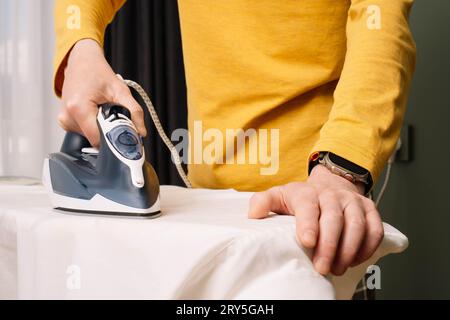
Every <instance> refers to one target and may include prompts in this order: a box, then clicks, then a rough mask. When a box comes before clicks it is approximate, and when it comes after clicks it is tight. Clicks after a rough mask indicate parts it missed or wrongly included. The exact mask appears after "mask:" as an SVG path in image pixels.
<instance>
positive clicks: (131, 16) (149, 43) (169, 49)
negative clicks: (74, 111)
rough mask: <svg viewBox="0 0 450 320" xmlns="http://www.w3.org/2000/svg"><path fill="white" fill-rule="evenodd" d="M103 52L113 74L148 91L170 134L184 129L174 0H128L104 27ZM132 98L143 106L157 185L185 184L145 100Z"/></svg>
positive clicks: (183, 87) (148, 150) (183, 93)
mask: <svg viewBox="0 0 450 320" xmlns="http://www.w3.org/2000/svg"><path fill="white" fill-rule="evenodd" d="M105 55H106V58H107V59H108V61H109V62H110V64H111V66H112V67H113V69H114V71H115V72H116V73H120V74H121V75H122V76H123V77H124V78H125V79H131V80H134V81H136V82H138V83H139V84H140V85H141V86H142V87H143V88H144V89H145V91H146V92H147V93H148V94H149V96H150V98H151V100H152V102H153V104H154V106H155V109H156V110H157V112H158V115H159V118H160V120H161V123H162V125H163V127H164V129H165V131H166V133H167V135H168V136H169V138H170V134H171V132H172V131H173V130H175V129H177V128H186V127H187V124H186V123H187V108H186V106H187V103H186V84H185V77H184V65H183V54H182V49H181V35H180V25H179V17H178V7H177V1H176V0H150V1H149V0H128V1H127V2H126V3H125V5H124V6H123V7H122V8H121V9H120V11H119V12H118V14H117V15H116V17H115V19H114V21H113V22H112V23H111V25H110V26H109V27H108V29H107V31H106V37H105ZM132 91H133V90H132ZM134 96H135V97H136V99H137V101H138V102H139V103H140V104H141V106H143V107H144V111H145V121H146V124H147V130H148V135H147V137H146V139H145V149H146V157H147V159H149V160H150V162H151V163H152V165H153V166H154V168H155V170H156V172H157V174H158V176H159V179H160V183H161V184H175V185H184V184H183V182H182V180H181V179H180V178H179V176H178V173H177V171H176V168H175V166H174V164H173V163H172V161H171V159H170V153H169V151H168V149H167V148H166V147H165V145H164V143H163V142H162V140H161V139H160V137H159V136H158V133H157V131H156V129H155V127H154V125H153V122H152V121H151V118H150V115H149V114H148V111H147V110H146V108H145V105H144V103H143V101H141V100H140V99H139V98H138V96H137V95H136V94H134Z"/></svg>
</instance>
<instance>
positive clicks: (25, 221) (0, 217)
mask: <svg viewBox="0 0 450 320" xmlns="http://www.w3.org/2000/svg"><path fill="white" fill-rule="evenodd" d="M250 196H251V193H241V192H237V191H234V190H205V189H185V188H179V187H172V186H162V188H161V206H162V210H163V212H164V214H163V215H162V216H161V217H160V218H157V219H153V220H142V219H125V218H105V217H98V216H77V215H67V214H61V213H57V212H55V211H53V210H52V209H51V206H50V202H49V200H48V197H47V195H46V193H45V191H44V189H43V187H42V186H15V185H0V284H1V285H0V298H11V299H14V298H19V299H52V298H57V299H103V298H105V299H116V298H117V299H132V298H134V299H335V298H338V299H349V298H351V296H352V294H353V291H354V289H355V287H356V285H357V282H358V281H359V279H361V277H362V276H363V274H364V272H365V270H366V268H367V266H368V265H370V264H373V263H375V262H376V261H377V260H378V259H379V258H380V257H382V256H384V255H386V254H388V253H394V252H401V251H402V250H404V249H405V248H406V246H407V244H408V241H407V238H406V237H405V236H404V235H403V234H401V233H400V232H399V231H397V230H396V229H394V228H393V227H391V226H389V225H387V224H385V234H386V235H385V238H384V240H383V243H382V245H381V246H380V248H379V249H378V250H377V252H376V253H375V255H374V256H373V257H372V258H371V259H370V261H368V262H367V263H365V264H363V265H361V266H359V267H356V268H353V269H350V270H349V271H347V273H346V274H345V275H344V276H342V277H327V278H326V277H322V276H321V275H319V274H318V273H317V272H315V271H314V269H313V266H312V264H311V261H310V258H309V257H310V252H309V251H308V250H305V249H303V248H302V247H300V246H299V245H298V243H297V241H296V237H295V226H294V218H293V217H291V216H273V217H271V218H268V219H264V220H249V219H247V216H246V215H247V208H248V199H249V197H250ZM78 272H79V273H78ZM74 277H76V278H74Z"/></svg>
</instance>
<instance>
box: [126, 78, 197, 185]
mask: <svg viewBox="0 0 450 320" xmlns="http://www.w3.org/2000/svg"><path fill="white" fill-rule="evenodd" d="M117 77H118V78H119V79H121V80H122V81H123V82H124V83H125V84H126V85H127V86H129V87H130V88H133V89H134V90H135V91H136V92H137V93H138V94H139V95H140V96H141V98H142V100H144V103H145V105H146V106H147V109H148V112H149V113H150V117H151V118H152V121H153V123H154V124H155V127H156V130H157V131H158V134H159V136H160V137H161V139H162V141H163V142H164V144H165V145H166V147H167V148H168V149H169V151H170V154H171V156H172V160H173V162H174V163H175V167H176V168H177V171H178V174H179V175H180V177H181V179H182V180H183V182H184V184H185V185H186V187H188V188H192V185H191V182H190V181H189V179H188V177H187V175H186V172H184V169H183V167H182V166H181V158H180V155H179V154H178V152H177V149H176V148H175V146H174V145H173V144H172V141H170V139H169V137H168V136H167V135H166V133H165V132H164V128H163V127H162V125H161V122H160V121H159V117H158V113H157V112H156V110H155V107H154V106H153V103H152V101H151V100H150V98H149V96H148V95H147V93H146V92H145V90H144V89H143V88H142V87H141V86H140V85H139V84H138V83H137V82H134V81H132V80H127V79H123V78H122V77H121V76H120V75H119V74H118V75H117Z"/></svg>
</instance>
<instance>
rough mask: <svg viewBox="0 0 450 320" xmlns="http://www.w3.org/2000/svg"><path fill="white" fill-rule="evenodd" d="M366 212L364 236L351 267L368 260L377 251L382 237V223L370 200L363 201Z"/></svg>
mask: <svg viewBox="0 0 450 320" xmlns="http://www.w3.org/2000/svg"><path fill="white" fill-rule="evenodd" d="M363 205H364V209H365V211H366V234H365V237H364V241H363V243H362V245H361V248H360V249H359V251H358V253H357V255H356V258H355V259H354V261H353V263H352V266H355V265H358V264H360V263H362V262H364V261H366V260H367V259H369V258H370V257H371V256H372V255H373V254H374V253H375V251H376V250H377V248H378V246H379V245H380V243H381V241H382V240H383V237H384V228H383V222H382V221H381V218H380V214H379V213H378V210H377V208H376V207H375V204H374V203H373V201H372V200H369V199H364V201H363Z"/></svg>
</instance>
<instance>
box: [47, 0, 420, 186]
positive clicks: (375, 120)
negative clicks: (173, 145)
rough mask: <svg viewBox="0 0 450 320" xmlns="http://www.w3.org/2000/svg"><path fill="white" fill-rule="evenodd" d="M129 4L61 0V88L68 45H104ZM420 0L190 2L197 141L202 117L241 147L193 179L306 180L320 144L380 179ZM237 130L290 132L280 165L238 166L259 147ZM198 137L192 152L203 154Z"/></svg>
mask: <svg viewBox="0 0 450 320" xmlns="http://www.w3.org/2000/svg"><path fill="white" fill-rule="evenodd" d="M123 2H124V1H123V0H96V1H92V0H57V2H56V8H55V24H56V35H57V51H56V59H55V89H56V92H57V93H58V94H59V93H60V88H61V85H62V82H63V72H62V69H63V68H62V67H61V66H62V63H63V60H64V57H65V56H66V54H67V53H68V52H69V50H70V49H71V47H72V46H73V45H74V44H75V43H76V41H78V40H80V39H83V38H92V39H94V40H96V41H98V42H99V43H100V44H103V37H104V31H105V28H106V26H107V24H108V23H109V22H111V20H112V19H113V17H114V15H115V13H116V12H117V11H118V10H119V8H120V7H121V5H122V4H123ZM412 2H413V0H370V1H367V0H287V1H273V0H258V1H253V0H179V1H178V6H179V12H180V23H181V32H182V42H183V54H184V63H185V70H186V82H187V90H188V113H189V119H188V123H189V130H190V133H191V140H192V141H194V139H199V140H196V141H200V145H202V146H203V147H205V146H206V145H208V143H209V142H208V141H203V142H202V141H201V140H202V137H201V136H200V137H199V133H200V131H199V130H194V128H195V127H196V128H197V129H199V124H200V123H199V122H196V121H201V125H202V132H203V133H205V131H208V129H211V128H215V129H218V131H217V130H216V131H210V132H209V139H212V137H215V138H217V139H219V138H220V137H222V138H223V141H222V142H223V146H222V147H223V150H230V148H231V150H233V149H235V150H234V153H231V156H230V155H228V158H227V156H226V155H222V154H221V153H220V152H219V154H214V153H212V154H213V155H214V156H215V157H216V159H215V160H216V161H214V162H211V161H206V163H205V161H198V160H199V159H198V158H197V160H196V161H195V162H197V163H191V164H190V165H189V178H190V180H191V182H192V183H193V185H194V186H198V187H209V188H235V189H239V190H262V189H266V188H268V187H270V186H273V185H279V184H284V183H288V182H291V181H302V180H305V179H306V177H307V175H308V172H307V164H308V161H309V157H310V155H311V154H312V153H313V152H315V151H331V152H334V153H335V154H338V155H340V156H341V157H343V158H346V159H347V160H350V161H352V162H354V163H356V164H359V165H360V166H362V167H364V168H366V169H367V170H369V171H370V173H371V175H372V178H373V180H374V181H376V180H377V178H378V177H379V175H380V173H381V171H382V169H383V166H384V165H385V163H386V161H387V158H388V157H389V156H390V154H391V153H392V151H393V149H394V146H395V144H396V140H397V138H398V136H399V131H400V128H401V123H402V119H403V115H404V112H405V106H406V100H407V90H408V88H409V84H410V80H411V77H412V74H413V69H414V64H415V45H414V41H413V39H412V36H411V33H410V30H409V27H408V15H409V11H410V8H411V6H412ZM73 6H76V8H79V9H80V10H79V13H80V15H79V17H80V22H81V23H80V24H79V28H73V27H72V28H68V27H67V24H68V19H73V14H74V12H76V10H75V11H74V7H73ZM68 8H69V9H68ZM72 22H73V21H72ZM150 95H151V93H150ZM238 128H242V129H243V130H247V129H255V130H256V131H255V132H256V134H257V135H256V137H259V135H260V132H262V131H260V129H268V135H269V136H271V133H273V132H275V130H273V129H278V130H279V131H278V135H279V148H278V149H275V150H273V152H275V153H277V152H278V155H279V167H278V168H276V166H274V163H272V168H273V169H278V170H272V171H271V172H270V173H269V174H267V172H266V174H261V173H262V170H261V169H262V168H267V167H269V166H270V165H269V164H267V163H266V164H264V163H261V161H262V158H261V159H260V158H259V156H257V160H256V163H255V160H253V163H252V162H251V161H250V160H249V158H248V156H247V161H245V164H240V163H237V159H236V157H239V154H241V155H242V152H245V151H249V145H248V144H247V146H246V147H245V146H244V147H243V148H242V149H241V150H239V149H238V148H237V147H236V146H235V142H234V141H231V140H227V139H226V130H227V129H238ZM221 133H222V135H220V134H221ZM258 134H259V135H258ZM271 137H272V139H269V146H268V149H269V151H270V146H275V147H276V144H272V145H270V143H274V142H275V139H276V135H273V136H271ZM203 138H205V139H207V137H203ZM205 139H203V140H205ZM272 140H274V141H272ZM192 141H191V150H190V152H191V156H192V155H194V153H195V152H198V151H193V149H192V147H193V146H194V144H197V146H198V143H197V142H196V143H194V142H192ZM258 141H259V143H260V142H261V141H263V139H259V140H258ZM236 149H238V150H236ZM224 153H225V152H224ZM271 156H272V161H276V159H275V158H276V156H275V155H271ZM194 158H195V157H194V156H193V157H192V159H191V162H194V160H195V159H194ZM219 158H220V159H219ZM230 159H231V160H230ZM233 159H234V160H235V161H233ZM220 160H222V161H220ZM227 160H228V161H227ZM221 162H223V163H221ZM227 162H228V163H227ZM231 162H232V163H233V164H230V163H231ZM269 171H270V170H269Z"/></svg>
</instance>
